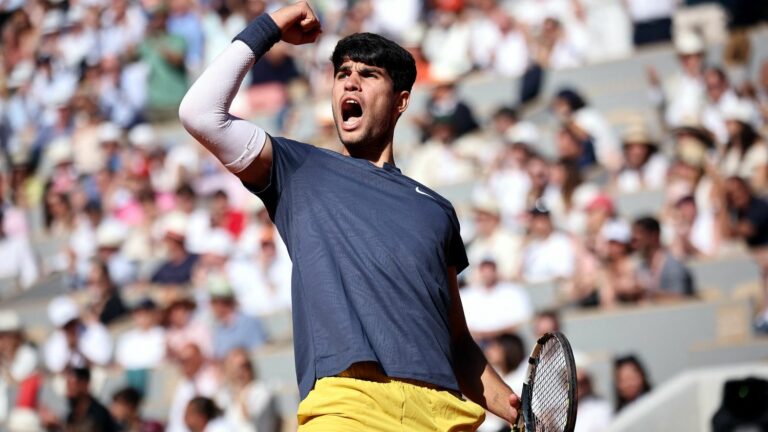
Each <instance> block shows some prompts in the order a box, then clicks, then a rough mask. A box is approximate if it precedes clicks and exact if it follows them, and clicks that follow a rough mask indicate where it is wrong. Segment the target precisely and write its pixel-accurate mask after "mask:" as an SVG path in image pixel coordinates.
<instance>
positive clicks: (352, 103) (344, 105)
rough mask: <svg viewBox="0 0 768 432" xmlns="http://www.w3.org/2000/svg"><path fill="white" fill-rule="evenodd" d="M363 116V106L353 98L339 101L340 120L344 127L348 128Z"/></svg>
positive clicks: (355, 124)
mask: <svg viewBox="0 0 768 432" xmlns="http://www.w3.org/2000/svg"><path fill="white" fill-rule="evenodd" d="M362 118H363V107H362V106H361V105H360V102H359V101H357V100H355V99H351V98H348V99H344V100H343V101H342V102H341V121H342V123H343V125H344V127H345V129H350V128H352V127H354V126H357V124H358V123H359V122H360V120H361V119H362Z"/></svg>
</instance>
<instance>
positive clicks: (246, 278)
mask: <svg viewBox="0 0 768 432" xmlns="http://www.w3.org/2000/svg"><path fill="white" fill-rule="evenodd" d="M291 269H292V264H291V262H290V260H286V259H283V258H280V257H278V258H276V259H275V261H274V262H273V263H272V264H271V265H269V266H268V267H267V268H266V269H262V268H261V266H259V265H258V263H254V262H253V261H252V260H240V261H234V262H231V263H230V265H229V266H228V274H229V279H230V283H231V284H232V289H233V291H234V292H235V296H236V298H237V302H238V304H239V305H240V307H241V308H242V310H243V312H245V313H246V314H248V315H255V316H262V315H269V314H271V313H275V312H280V311H288V310H290V309H291Z"/></svg>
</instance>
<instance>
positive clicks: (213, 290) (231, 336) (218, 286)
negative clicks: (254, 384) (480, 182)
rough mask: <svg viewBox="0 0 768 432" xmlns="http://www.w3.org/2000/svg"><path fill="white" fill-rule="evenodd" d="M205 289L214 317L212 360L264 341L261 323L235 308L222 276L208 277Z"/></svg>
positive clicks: (235, 302)
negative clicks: (209, 298)
mask: <svg viewBox="0 0 768 432" xmlns="http://www.w3.org/2000/svg"><path fill="white" fill-rule="evenodd" d="M208 289H209V294H210V296H211V311H212V312H213V318H214V326H213V358H214V359H217V360H222V359H224V358H225V357H226V356H227V354H228V353H229V352H230V351H232V350H233V349H235V348H245V349H248V350H252V349H254V348H258V347H259V346H261V345H263V344H264V343H265V342H266V339H267V338H266V335H265V334H264V329H263V328H262V326H261V322H259V320H258V319H257V318H254V317H251V316H248V315H245V314H244V313H242V312H241V311H240V310H239V309H238V306H237V301H236V300H235V293H234V291H232V287H231V286H230V285H229V282H227V281H226V279H224V277H223V276H222V275H220V274H219V275H213V276H212V277H210V278H209V279H208Z"/></svg>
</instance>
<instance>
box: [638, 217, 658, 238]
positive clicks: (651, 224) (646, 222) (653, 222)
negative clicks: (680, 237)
mask: <svg viewBox="0 0 768 432" xmlns="http://www.w3.org/2000/svg"><path fill="white" fill-rule="evenodd" d="M634 225H635V226H638V227H640V228H642V229H643V230H644V231H647V232H648V233H651V234H660V233H661V225H660V224H659V221H658V219H656V218H655V217H653V216H643V217H640V218H638V219H636V220H635V223H634Z"/></svg>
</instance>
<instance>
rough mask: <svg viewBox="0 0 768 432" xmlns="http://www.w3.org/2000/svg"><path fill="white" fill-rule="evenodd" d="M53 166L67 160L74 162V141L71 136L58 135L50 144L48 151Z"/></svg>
mask: <svg viewBox="0 0 768 432" xmlns="http://www.w3.org/2000/svg"><path fill="white" fill-rule="evenodd" d="M46 156H47V158H48V160H49V161H50V162H51V166H56V165H59V164H62V163H65V162H72V143H71V142H70V141H69V138H66V137H58V138H56V139H54V140H53V141H51V142H50V144H48V151H47V152H46Z"/></svg>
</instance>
